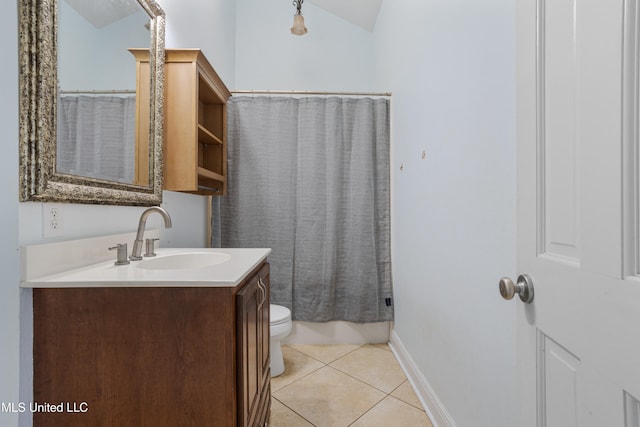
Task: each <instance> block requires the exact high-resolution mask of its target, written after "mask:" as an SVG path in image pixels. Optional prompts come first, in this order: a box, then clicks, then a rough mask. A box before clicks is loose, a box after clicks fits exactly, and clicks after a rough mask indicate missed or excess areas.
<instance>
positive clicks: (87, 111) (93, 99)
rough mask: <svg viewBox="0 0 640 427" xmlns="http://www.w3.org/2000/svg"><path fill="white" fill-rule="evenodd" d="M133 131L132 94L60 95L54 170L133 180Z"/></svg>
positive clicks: (134, 112)
mask: <svg viewBox="0 0 640 427" xmlns="http://www.w3.org/2000/svg"><path fill="white" fill-rule="evenodd" d="M135 131H136V97H135V95H131V96H85V95H81V96H62V97H60V98H59V100H58V132H57V134H58V137H57V138H58V142H57V161H56V168H57V171H58V172H62V173H69V174H72V175H80V176H88V177H92V178H99V179H106V180H109V181H117V182H123V183H128V184H131V183H133V181H134V174H135Z"/></svg>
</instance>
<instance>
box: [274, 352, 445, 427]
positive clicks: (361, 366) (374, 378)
mask: <svg viewBox="0 0 640 427" xmlns="http://www.w3.org/2000/svg"><path fill="white" fill-rule="evenodd" d="M282 352H283V354H284V363H285V372H284V374H282V375H280V376H278V377H275V378H272V379H271V395H272V399H271V419H270V420H269V427H310V426H315V427H347V426H353V427H377V426H384V427H387V426H390V425H395V426H410V427H433V426H432V424H431V422H430V421H429V418H428V417H427V415H426V413H425V412H424V410H423V409H422V405H421V404H420V401H419V400H418V398H417V397H416V395H415V393H414V392H413V389H412V387H411V384H410V383H409V382H408V380H407V378H406V376H405V375H404V372H403V371H402V369H401V368H400V365H399V364H398V362H397V361H396V359H395V357H394V355H393V353H392V352H391V349H390V348H389V346H387V345H386V344H376V345H362V346H359V345H285V346H283V348H282Z"/></svg>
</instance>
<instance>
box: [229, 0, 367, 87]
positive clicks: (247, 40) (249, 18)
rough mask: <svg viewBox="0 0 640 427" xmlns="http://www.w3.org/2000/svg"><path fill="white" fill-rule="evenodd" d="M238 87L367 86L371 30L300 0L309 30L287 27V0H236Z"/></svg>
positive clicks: (290, 15)
mask: <svg viewBox="0 0 640 427" xmlns="http://www.w3.org/2000/svg"><path fill="white" fill-rule="evenodd" d="M236 4H237V11H236V14H237V24H236V82H235V83H236V86H235V87H234V89H238V90H252V89H256V90H260V89H271V90H308V91H315V90H317V91H367V90H371V87H372V82H373V77H374V73H373V37H372V34H371V33H369V32H367V31H365V30H363V29H362V28H359V27H356V26H354V25H352V24H349V23H348V22H346V21H344V20H342V19H339V18H337V17H335V16H334V15H331V14H330V13H328V12H326V11H325V10H323V9H320V8H318V7H316V6H314V5H313V4H307V3H305V4H304V5H303V7H302V13H303V15H304V18H305V23H306V26H307V28H308V29H309V33H308V34H306V35H304V36H294V35H292V34H291V33H290V31H289V30H290V28H291V25H292V24H293V14H294V13H295V8H294V7H293V6H292V4H291V2H290V1H282V0H238V1H237V2H236Z"/></svg>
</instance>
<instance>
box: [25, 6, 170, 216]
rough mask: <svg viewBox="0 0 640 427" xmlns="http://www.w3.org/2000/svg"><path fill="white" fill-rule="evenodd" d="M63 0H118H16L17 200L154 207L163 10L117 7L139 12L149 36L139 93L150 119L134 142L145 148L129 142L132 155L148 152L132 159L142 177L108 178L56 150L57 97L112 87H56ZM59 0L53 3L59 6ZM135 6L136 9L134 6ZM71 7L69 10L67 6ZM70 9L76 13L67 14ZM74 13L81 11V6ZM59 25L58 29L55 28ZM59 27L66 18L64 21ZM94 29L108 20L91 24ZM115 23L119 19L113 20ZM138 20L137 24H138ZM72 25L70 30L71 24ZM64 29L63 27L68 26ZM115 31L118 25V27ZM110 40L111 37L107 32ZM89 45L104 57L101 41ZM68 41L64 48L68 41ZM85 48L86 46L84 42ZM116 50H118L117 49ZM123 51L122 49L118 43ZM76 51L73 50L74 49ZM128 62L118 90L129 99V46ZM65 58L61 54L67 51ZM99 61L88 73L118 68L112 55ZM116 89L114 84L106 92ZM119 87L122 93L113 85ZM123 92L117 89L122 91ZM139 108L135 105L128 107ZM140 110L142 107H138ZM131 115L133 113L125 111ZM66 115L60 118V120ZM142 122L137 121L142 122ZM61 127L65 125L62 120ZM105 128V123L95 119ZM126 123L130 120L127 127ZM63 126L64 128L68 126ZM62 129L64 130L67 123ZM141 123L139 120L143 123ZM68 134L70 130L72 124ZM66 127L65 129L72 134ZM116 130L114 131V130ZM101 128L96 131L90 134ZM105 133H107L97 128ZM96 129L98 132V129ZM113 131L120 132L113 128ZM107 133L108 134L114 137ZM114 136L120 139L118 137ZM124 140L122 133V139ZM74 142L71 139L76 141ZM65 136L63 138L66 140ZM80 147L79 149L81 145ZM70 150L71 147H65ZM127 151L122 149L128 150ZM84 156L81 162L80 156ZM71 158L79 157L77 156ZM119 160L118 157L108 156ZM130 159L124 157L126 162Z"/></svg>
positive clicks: (158, 179)
mask: <svg viewBox="0 0 640 427" xmlns="http://www.w3.org/2000/svg"><path fill="white" fill-rule="evenodd" d="M62 2H65V7H67V6H68V5H71V6H72V7H73V8H74V10H80V11H81V8H82V7H84V6H83V5H82V4H83V3H84V4H86V5H87V6H86V7H95V5H96V4H97V3H105V4H106V3H111V4H118V7H120V6H121V4H122V3H127V1H120V2H95V0H20V1H19V20H20V21H19V43H20V51H19V56H20V57H19V66H20V82H19V87H20V142H19V143H20V151H19V153H20V168H19V170H20V201H41V202H72V203H93V204H110V205H133V206H153V205H159V204H160V203H161V202H162V140H163V100H164V33H165V15H164V11H163V10H162V9H161V7H160V6H159V5H158V4H157V3H156V2H155V0H128V3H129V4H128V5H127V7H128V8H134V9H131V10H130V11H126V12H122V16H125V17H126V16H128V15H134V14H140V13H142V14H143V15H142V16H143V21H142V24H143V25H142V26H144V27H145V29H144V31H146V34H147V36H146V37H148V38H146V40H148V43H149V44H148V48H149V73H148V74H149V82H148V84H149V86H148V90H146V88H145V90H144V91H143V92H144V93H145V94H147V93H148V94H149V95H145V96H147V97H148V98H150V99H149V103H150V104H149V109H148V111H149V113H148V114H149V120H148V122H149V124H148V132H147V129H144V132H141V133H142V134H143V135H145V136H146V135H147V134H148V139H149V141H148V144H146V141H144V142H145V143H143V144H139V143H137V142H135V141H134V142H133V144H135V145H140V146H143V147H145V148H146V147H147V146H148V149H147V150H146V151H145V152H144V153H142V154H141V153H140V150H139V149H137V148H136V147H132V148H131V149H130V151H131V152H132V153H134V154H133V156H140V157H145V156H147V155H148V158H144V159H140V160H142V161H136V160H133V163H135V164H136V165H140V164H142V165H145V168H148V170H149V171H148V175H147V174H146V170H145V171H143V173H142V175H143V176H144V178H143V179H140V178H139V177H140V175H141V173H140V171H135V173H132V174H130V175H135V176H137V177H138V178H133V179H121V178H118V177H112V176H111V175H108V174H105V173H93V172H92V171H91V170H92V167H91V166H90V167H86V168H84V169H83V167H81V166H75V165H73V166H68V165H66V166H65V165H64V164H63V162H62V160H68V158H69V157H74V156H76V154H75V153H71V154H69V153H70V152H69V151H68V150H66V149H65V150H66V151H62V150H61V148H60V145H61V144H62V143H61V142H60V144H58V143H59V139H60V135H61V133H60V129H59V128H63V127H64V126H62V125H63V123H62V122H61V121H62V119H61V115H60V114H59V113H60V112H61V111H62V109H63V108H67V107H66V106H64V107H63V102H62V101H61V100H62V97H63V96H64V94H65V93H66V94H67V95H68V94H70V93H71V94H73V96H75V97H78V96H80V95H82V96H83V97H88V98H92V97H97V96H98V95H102V94H105V93H109V92H110V91H112V90H111V89H109V90H104V89H100V86H99V84H97V85H98V88H99V89H96V87H93V88H82V89H81V90H77V89H75V90H69V91H65V90H61V87H60V83H61V69H60V64H61V62H60V58H59V53H60V49H59V44H58V43H59V35H60V34H61V33H63V31H66V30H67V28H64V29H63V28H62V27H61V26H62V22H61V20H60V19H59V18H60V16H59V11H60V6H62ZM59 3H60V4H59ZM135 8H138V9H139V10H135ZM69 10H71V9H69ZM73 13H75V12H73ZM80 13H81V12H80ZM92 13H93V14H94V15H95V16H100V17H104V16H105V15H106V13H104V12H103V11H98V12H97V13H96V12H92ZM118 13H120V12H116V16H115V18H113V21H123V19H124V18H122V16H120V17H118V16H117V14H118ZM59 25H60V27H59ZM64 25H66V23H65V24H64ZM93 25H94V27H96V26H99V25H107V24H96V23H93ZM118 25H124V24H122V22H119V23H118ZM137 25H138V24H136V26H137ZM74 31H75V29H74ZM67 32H68V31H67ZM118 32H119V33H122V30H121V29H120V30H118ZM108 38H113V37H108ZM87 40H89V38H88V37H83V36H78V37H76V41H78V42H80V41H83V42H85V45H87V44H88V43H86V42H87ZM91 43H93V45H90V46H89V48H90V49H89V51H92V52H93V51H95V52H93V53H95V54H96V58H102V57H105V56H107V53H106V50H104V49H105V48H104V47H103V45H102V43H101V42H97V41H91ZM69 44H72V43H67V44H66V45H65V46H69ZM85 47H86V46H85ZM129 47H131V48H141V47H142V48H146V47H147V46H135V45H133V46H129ZM73 49H74V50H75V51H77V52H80V53H78V55H80V56H81V58H82V55H84V62H87V63H89V64H94V66H95V63H96V62H98V61H97V60H94V59H92V58H87V57H86V55H87V54H86V53H84V54H83V53H82V49H81V48H77V47H76V46H73ZM120 50H122V49H120ZM124 50H126V49H124ZM77 52H76V53H77ZM125 55H128V56H129V58H128V60H131V62H132V64H133V65H132V68H131V74H132V75H133V79H134V88H133V90H128V91H125V92H128V93H130V95H129V97H131V96H133V97H134V98H135V94H136V92H138V93H139V92H140V91H139V90H136V86H135V85H136V83H135V79H136V77H135V76H136V65H135V63H136V62H135V58H134V57H133V56H132V55H131V53H130V52H126V53H125ZM67 56H68V55H67ZM67 59H68V58H65V64H66V65H65V67H66V68H67V69H69V68H73V66H71V67H70V66H69V65H68V63H69V61H68V60H67ZM105 64H106V67H102V69H101V70H100V71H99V72H94V71H90V72H85V74H87V75H96V76H97V75H100V74H115V73H116V71H117V70H118V69H119V68H120V67H119V66H118V65H117V64H114V63H113V60H112V59H109V60H107V61H105ZM67 80H75V81H77V80H78V78H76V77H70V78H67ZM141 84H147V83H146V81H145V82H137V85H138V86H139V85H141ZM113 92H116V90H113ZM118 92H121V91H118ZM122 93H124V92H122ZM134 102H146V99H142V97H140V96H138V99H135V100H134ZM134 110H136V111H140V110H141V109H140V108H138V109H135V108H134ZM142 111H146V108H144V109H142ZM129 113H130V114H134V115H135V111H129ZM103 115H104V113H102V112H101V110H100V111H99V112H97V113H93V116H94V117H97V118H98V119H99V118H100V117H102V116H103ZM65 120H66V119H65ZM126 120H128V121H133V122H134V125H133V131H131V130H130V131H129V132H128V134H127V135H130V134H133V135H134V139H135V135H136V134H137V133H136V131H135V128H136V127H137V126H138V125H139V124H138V123H137V122H138V120H137V119H136V118H135V116H134V117H133V118H131V120H129V118H126ZM146 121H147V120H146V118H145V120H142V121H141V122H142V123H144V122H146ZM65 126H66V125H65ZM101 126H108V125H101ZM129 127H130V128H131V127H132V125H129ZM67 128H68V126H67ZM67 128H65V129H67ZM145 128H146V126H145ZM73 132H75V129H74V130H73ZM73 132H70V131H68V129H67V130H66V131H65V135H67V134H69V133H73ZM118 132H120V131H119V130H118ZM93 133H100V132H93ZM103 133H111V132H103ZM100 135H102V133H100ZM118 135H120V134H118ZM84 138H85V136H84V135H82V136H74V137H73V138H72V139H73V142H74V144H75V143H76V142H77V143H78V144H80V143H81V142H82V140H83V139H84ZM113 139H114V137H113V136H112V137H111V140H113ZM115 139H119V137H118V136H116V137H115ZM123 139H127V140H128V138H123ZM76 140H77V141H76ZM65 141H66V140H65ZM91 144H93V145H95V146H96V147H98V149H104V148H105V147H109V144H110V142H109V141H106V140H101V139H97V140H96V141H94V142H92V143H91ZM83 149H84V148H83ZM72 150H73V149H72ZM122 150H123V149H122V148H113V147H111V148H110V151H111V152H119V151H122ZM127 150H129V148H127ZM94 157H97V158H104V157H108V155H106V154H104V152H102V153H101V152H98V154H95V155H94ZM82 161H84V160H82ZM82 161H80V160H79V161H78V162H82ZM115 162H116V163H117V162H120V160H115ZM129 162H130V163H131V160H129Z"/></svg>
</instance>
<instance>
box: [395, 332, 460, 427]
mask: <svg viewBox="0 0 640 427" xmlns="http://www.w3.org/2000/svg"><path fill="white" fill-rule="evenodd" d="M389 347H391V350H392V351H393V354H394V355H395V356H396V359H398V363H400V366H401V367H402V369H403V370H404V373H405V375H406V376H407V378H408V379H409V382H410V383H411V385H412V386H413V390H414V391H415V392H416V395H417V396H418V399H420V402H421V403H422V406H423V407H424V409H425V411H426V412H427V415H429V418H430V419H431V422H432V424H433V427H456V424H455V422H454V421H453V419H452V418H451V416H449V414H448V413H447V410H446V409H445V407H444V406H443V405H442V402H440V399H438V396H436V394H435V392H434V391H433V388H431V385H429V382H428V381H427V379H426V378H425V377H424V375H423V374H422V372H420V369H419V368H418V366H417V365H416V363H415V362H414V361H413V358H412V357H411V355H410V354H409V352H408V351H407V349H406V347H405V346H404V344H403V343H402V341H401V340H400V337H399V336H398V334H396V331H395V330H392V331H391V334H390V337H389Z"/></svg>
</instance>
